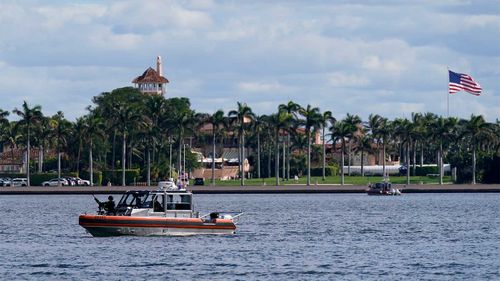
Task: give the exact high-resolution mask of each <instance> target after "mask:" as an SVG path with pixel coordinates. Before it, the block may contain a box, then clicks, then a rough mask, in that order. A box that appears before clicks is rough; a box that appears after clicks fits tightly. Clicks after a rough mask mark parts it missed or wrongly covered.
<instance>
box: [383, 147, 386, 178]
mask: <svg viewBox="0 0 500 281" xmlns="http://www.w3.org/2000/svg"><path fill="white" fill-rule="evenodd" d="M382 175H383V177H384V178H385V176H386V174H385V141H384V142H383V143H382Z"/></svg>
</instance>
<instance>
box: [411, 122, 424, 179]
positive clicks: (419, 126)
mask: <svg viewBox="0 0 500 281" xmlns="http://www.w3.org/2000/svg"><path fill="white" fill-rule="evenodd" d="M411 119H412V123H413V130H412V139H413V141H414V143H413V175H416V174H417V173H416V169H417V168H416V165H417V147H418V146H419V145H420V167H422V165H423V164H424V163H423V162H424V141H425V135H426V134H427V127H426V126H425V119H424V116H423V115H422V114H421V113H412V114H411Z"/></svg>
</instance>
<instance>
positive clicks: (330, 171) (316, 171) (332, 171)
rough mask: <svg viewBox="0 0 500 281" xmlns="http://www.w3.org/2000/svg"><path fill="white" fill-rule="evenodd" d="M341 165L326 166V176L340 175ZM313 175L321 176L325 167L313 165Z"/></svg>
mask: <svg viewBox="0 0 500 281" xmlns="http://www.w3.org/2000/svg"><path fill="white" fill-rule="evenodd" d="M338 170H339V167H338V166H336V165H334V166H326V167H325V176H327V177H331V176H336V175H338ZM311 176H313V177H321V176H323V167H312V168H311Z"/></svg>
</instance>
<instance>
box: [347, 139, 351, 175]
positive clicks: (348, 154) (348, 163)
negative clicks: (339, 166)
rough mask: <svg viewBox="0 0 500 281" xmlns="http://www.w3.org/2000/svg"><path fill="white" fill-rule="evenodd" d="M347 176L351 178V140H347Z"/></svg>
mask: <svg viewBox="0 0 500 281" xmlns="http://www.w3.org/2000/svg"><path fill="white" fill-rule="evenodd" d="M347 175H348V176H351V140H349V151H347Z"/></svg>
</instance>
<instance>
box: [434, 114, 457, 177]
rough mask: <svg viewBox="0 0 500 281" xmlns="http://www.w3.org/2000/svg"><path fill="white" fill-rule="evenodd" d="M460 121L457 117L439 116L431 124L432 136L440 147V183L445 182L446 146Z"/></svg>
mask: <svg viewBox="0 0 500 281" xmlns="http://www.w3.org/2000/svg"><path fill="white" fill-rule="evenodd" d="M457 123H458V121H457V119H456V118H452V117H449V118H444V117H442V116H439V117H438V118H437V119H436V120H434V122H432V123H431V124H430V129H431V136H432V139H433V140H434V142H436V143H437V145H438V147H439V149H438V157H437V158H438V167H439V184H443V175H444V171H443V158H444V146H446V145H447V144H448V142H450V141H451V140H452V139H453V137H454V134H455V132H454V129H455V128H456V124H457Z"/></svg>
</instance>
